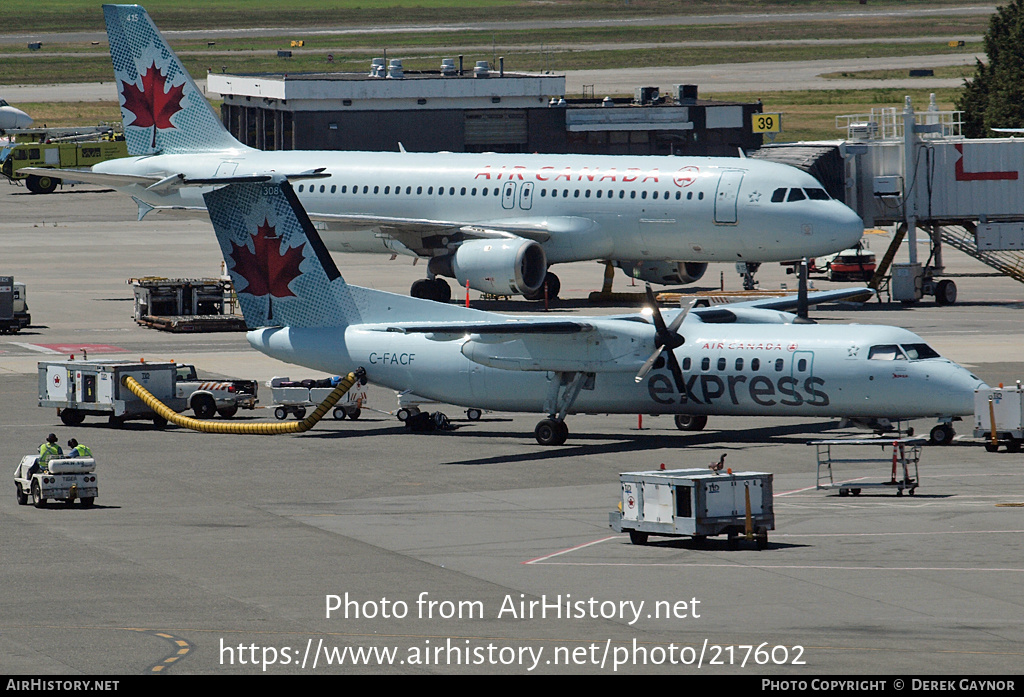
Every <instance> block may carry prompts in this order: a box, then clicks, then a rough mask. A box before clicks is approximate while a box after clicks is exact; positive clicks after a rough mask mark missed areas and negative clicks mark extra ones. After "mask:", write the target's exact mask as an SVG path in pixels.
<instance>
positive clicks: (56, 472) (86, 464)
mask: <svg viewBox="0 0 1024 697" xmlns="http://www.w3.org/2000/svg"><path fill="white" fill-rule="evenodd" d="M95 470H96V460H94V459H93V458H91V457H74V458H54V459H52V460H50V462H49V464H48V465H47V468H46V469H45V470H42V469H40V468H39V457H38V456H36V455H26V456H25V457H23V458H21V463H20V464H19V465H18V467H17V469H15V470H14V487H15V489H16V493H17V496H18V504H19V505H21V506H24V505H26V504H27V503H28V501H29V497H31V498H32V505H34V506H35V507H36V508H42V507H43V506H45V505H46V502H47V500H49V499H59V500H61V501H63V502H64V503H66V504H68V505H69V506H70V505H71V504H73V503H74V502H75V499H78V500H79V501H80V502H81V504H82V506H84V507H85V508H89V507H90V506H92V504H93V501H95V500H96V494H97V492H98V491H99V484H98V483H97V482H96V473H95Z"/></svg>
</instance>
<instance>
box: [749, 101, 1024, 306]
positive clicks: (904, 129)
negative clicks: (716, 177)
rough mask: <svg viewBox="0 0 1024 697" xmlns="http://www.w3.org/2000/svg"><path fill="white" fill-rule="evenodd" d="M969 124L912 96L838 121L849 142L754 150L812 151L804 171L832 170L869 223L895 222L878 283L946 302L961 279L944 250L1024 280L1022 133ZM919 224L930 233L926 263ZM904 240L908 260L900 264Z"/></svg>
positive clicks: (764, 153)
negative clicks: (968, 129) (1002, 133)
mask: <svg viewBox="0 0 1024 697" xmlns="http://www.w3.org/2000/svg"><path fill="white" fill-rule="evenodd" d="M962 123H963V121H962V112H959V111H939V110H938V108H937V107H936V106H935V101H934V95H932V100H931V103H930V105H929V107H928V109H927V110H925V111H915V110H914V107H913V105H912V104H911V102H910V98H909V97H907V99H906V102H905V104H904V107H903V109H902V110H897V108H896V107H889V108H881V109H874V110H872V112H871V113H870V114H854V115H847V116H838V117H836V126H837V128H841V129H845V130H846V140H844V141H835V142H825V143H813V144H809V143H795V144H792V145H790V146H787V145H778V146H769V147H767V148H763V149H762V150H761V151H760V152H759V153H757V154H756V155H755V156H757V157H762V158H764V159H771V160H782V161H790V160H792V159H793V157H800V156H804V157H807V155H808V153H810V154H814V155H815V156H814V157H809V158H808V160H807V163H805V164H804V165H803V167H802V168H804V169H808V168H809V167H814V168H816V169H819V170H822V169H823V170H825V174H824V175H818V176H819V179H821V180H822V181H826V180H827V179H829V178H833V177H836V176H837V175H838V178H839V179H841V181H842V182H843V195H842V198H843V199H844V200H845V202H846V204H847V205H848V206H850V207H851V208H852V209H853V210H855V211H857V213H858V214H859V215H860V216H861V218H862V219H863V221H864V225H865V227H869V228H870V227H878V226H885V225H896V226H897V232H896V235H895V236H894V238H893V242H892V244H891V245H890V248H889V249H888V250H887V251H886V253H885V254H884V255H883V257H882V258H881V260H880V262H879V264H878V267H877V272H876V274H875V277H874V278H873V279H872V281H871V283H870V285H871V287H872V288H874V289H875V290H877V291H879V295H881V294H882V293H883V292H888V294H889V297H890V298H892V299H894V300H898V301H902V302H914V301H917V300H920V299H921V298H922V297H923V296H924V295H932V296H935V299H936V302H937V303H939V304H941V305H949V304H952V303H953V302H955V301H956V284H955V282H954V281H953V280H952V279H953V277H954V274H948V273H946V272H945V266H944V263H943V258H942V252H943V247H944V246H950V247H953V248H955V249H958V250H960V251H962V252H964V253H965V254H967V255H969V256H972V257H974V258H975V259H978V260H979V261H981V262H983V263H984V264H987V265H988V266H990V267H992V269H993V272H992V275H1006V276H1010V277H1011V278H1014V279H1016V280H1017V281H1020V282H1022V283H1024V206H1022V205H1021V201H1022V200H1024V138H984V139H969V138H964V137H963V136H962V134H961V126H962ZM811 146H814V147H815V148H818V149H819V150H818V152H817V153H814V151H813V150H809V149H808V148H809V147H811ZM787 150H788V151H789V153H788V154H787ZM835 152H838V153H839V155H840V156H841V160H837V158H835V156H834V153H835ZM830 153H831V155H830V156H829V157H826V155H829V154H830ZM837 162H841V164H839V165H838V166H839V167H841V168H842V169H841V171H840V172H836V166H837V165H836V164H835V163H837ZM791 164H795V163H792V162H791ZM797 166H800V165H797ZM808 171H810V169H808ZM822 176H824V177H825V178H822ZM918 230H923V231H924V232H925V233H926V234H928V236H929V238H930V253H929V256H928V258H927V259H926V260H925V261H924V262H923V263H922V262H921V261H919V259H918V254H917V232H918ZM904 239H907V240H908V243H909V248H908V251H909V263H906V264H894V263H893V261H894V259H895V255H896V252H897V250H898V248H899V246H900V245H901V244H902V242H903V240H904ZM890 269H891V271H892V273H891V274H890V273H889V272H890ZM960 275H963V274H960Z"/></svg>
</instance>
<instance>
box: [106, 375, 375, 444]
mask: <svg viewBox="0 0 1024 697" xmlns="http://www.w3.org/2000/svg"><path fill="white" fill-rule="evenodd" d="M365 375H366V371H365V370H363V369H362V368H359V369H358V370H356V371H355V372H353V373H349V374H348V375H346V376H345V377H344V378H343V379H342V381H341V382H339V383H338V386H337V387H336V388H335V389H334V391H333V392H331V393H330V394H329V395H327V399H325V400H324V401H323V403H322V404H320V406H318V407H317V408H316V409H314V410H313V413H312V414H310V415H309V416H307V417H306V418H305V419H303V420H302V421H292V422H290V423H266V422H264V423H258V424H239V423H227V422H224V421H204V420H203V419H194V418H192V417H190V416H182V415H181V414H179V413H177V412H176V411H174V410H173V409H171V408H170V407H168V406H167V405H165V404H164V403H163V402H161V401H160V400H159V399H157V398H156V397H154V396H153V395H152V394H151V393H150V392H149V390H147V389H146V388H145V387H143V386H142V385H140V384H139V383H138V381H137V380H135V378H133V377H131V376H130V375H126V376H124V377H123V378H121V384H122V385H124V386H125V387H127V388H128V389H129V390H131V391H132V392H133V393H134V394H135V396H136V397H138V398H139V399H141V400H142V401H143V402H145V403H146V406H148V407H149V408H150V409H152V410H153V411H155V412H156V413H157V415H158V416H160V417H162V418H164V419H167V420H168V421H169V422H170V423H172V424H175V425H177V426H183V427H185V428H190V429H192V430H193V431H202V432H203V433H231V434H235V435H264V436H270V435H276V434H278V433H305V432H306V431H308V430H309V429H311V428H313V426H314V424H316V422H317V421H319V420H320V419H322V418H323V417H324V415H325V414H327V412H328V411H330V410H331V407H333V406H334V405H335V404H337V403H338V400H340V399H341V398H342V397H344V396H345V393H346V392H348V391H349V390H350V389H351V388H352V386H353V385H354V384H356V381H358V380H360V379H362V378H363V377H364V376H365Z"/></svg>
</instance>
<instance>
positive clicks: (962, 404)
mask: <svg viewBox="0 0 1024 697" xmlns="http://www.w3.org/2000/svg"><path fill="white" fill-rule="evenodd" d="M949 367H950V371H949V373H948V375H947V376H946V379H945V380H943V383H944V385H943V393H944V397H945V402H946V408H947V409H948V410H949V411H950V415H952V416H966V415H968V414H973V413H974V392H975V390H983V389H985V388H987V387H988V385H986V384H985V381H984V380H981V379H980V378H978V377H977V376H976V375H973V374H971V372H970V371H969V370H967V369H966V368H964V367H963V366H960V365H957V364H956V363H953V362H952V361H950V365H949Z"/></svg>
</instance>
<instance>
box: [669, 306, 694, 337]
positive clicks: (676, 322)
mask: <svg viewBox="0 0 1024 697" xmlns="http://www.w3.org/2000/svg"><path fill="white" fill-rule="evenodd" d="M696 304H697V298H694V299H693V300H691V301H690V304H689V305H687V306H686V307H684V308H683V310H682V312H680V313H679V314H678V315H676V316H675V319H673V320H672V324H670V325H668V330H669V331H670V332H673V333H674V332H677V331H679V327H681V326H682V324H683V320H684V319H686V315H688V314H690V310H692V309H693V306H694V305H696Z"/></svg>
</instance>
